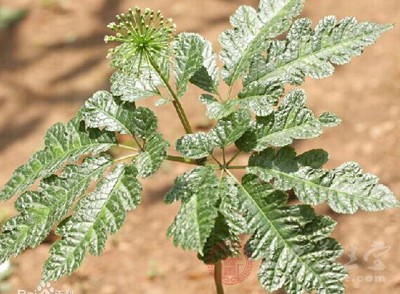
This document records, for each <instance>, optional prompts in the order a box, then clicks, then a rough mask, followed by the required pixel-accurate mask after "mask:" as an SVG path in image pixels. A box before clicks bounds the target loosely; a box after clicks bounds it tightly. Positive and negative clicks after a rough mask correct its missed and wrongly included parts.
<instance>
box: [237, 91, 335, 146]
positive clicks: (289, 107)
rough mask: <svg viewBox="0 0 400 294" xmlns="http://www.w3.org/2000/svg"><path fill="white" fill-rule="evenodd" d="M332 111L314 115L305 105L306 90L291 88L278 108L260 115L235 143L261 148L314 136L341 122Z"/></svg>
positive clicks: (282, 144)
mask: <svg viewBox="0 0 400 294" xmlns="http://www.w3.org/2000/svg"><path fill="white" fill-rule="evenodd" d="M340 122H341V121H340V119H339V118H337V117H336V115H334V114H333V113H323V114H322V115H321V116H320V117H319V118H315V116H314V114H313V113H312V111H311V110H309V109H308V108H307V107H306V95H305V93H304V91H303V90H295V91H292V92H290V93H289V94H288V95H287V96H286V97H285V99H284V100H283V101H282V103H281V104H280V105H279V107H278V109H277V110H276V111H274V112H273V113H271V114H270V115H269V116H266V117H258V118H257V121H256V123H254V124H253V125H252V127H251V128H250V130H249V131H248V132H247V134H245V135H244V136H243V137H242V138H241V139H240V140H239V142H236V145H237V146H238V147H239V148H240V149H242V150H244V151H250V150H255V151H262V150H264V149H266V148H268V146H275V147H282V146H286V145H290V144H292V143H293V140H294V139H312V138H315V137H318V136H320V135H321V134H322V132H323V129H324V128H326V127H333V126H337V125H338V124H340Z"/></svg>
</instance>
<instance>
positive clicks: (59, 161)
mask: <svg viewBox="0 0 400 294" xmlns="http://www.w3.org/2000/svg"><path fill="white" fill-rule="evenodd" d="M81 120H82V117H81V114H80V113H79V114H78V115H77V116H76V117H75V118H74V119H72V120H71V121H70V122H68V123H67V125H63V124H61V123H57V124H55V125H53V126H52V127H51V128H50V129H49V130H48V131H47V133H46V136H45V148H44V150H41V151H38V152H36V153H35V154H34V155H33V156H32V157H31V159H30V160H29V161H28V163H26V164H25V165H22V166H20V167H19V168H17V169H16V170H15V172H14V173H13V175H12V178H11V179H10V180H9V181H8V182H7V183H6V185H5V187H4V189H3V190H2V191H1V192H0V201H1V200H7V199H9V198H11V197H12V196H13V195H15V194H17V193H21V192H24V191H25V190H27V189H28V188H29V187H30V186H31V185H33V184H34V182H35V181H36V180H37V179H40V178H45V177H48V176H50V175H51V174H53V173H54V172H56V171H57V170H59V169H60V168H61V167H62V165H63V164H64V163H66V162H75V161H77V160H78V159H79V158H80V157H81V156H82V155H84V154H89V153H92V154H93V155H96V154H99V153H101V152H104V151H107V150H109V149H110V148H111V147H112V146H114V145H115V144H116V140H115V136H114V134H112V133H107V132H99V131H97V130H86V131H85V130H81Z"/></svg>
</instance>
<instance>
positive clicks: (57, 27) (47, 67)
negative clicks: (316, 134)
mask: <svg viewBox="0 0 400 294" xmlns="http://www.w3.org/2000/svg"><path fill="white" fill-rule="evenodd" d="M45 2H50V1H43V0H42V1H39V0H36V1H29V0H0V5H7V6H9V7H21V8H28V9H29V13H28V15H27V17H26V18H25V19H23V20H22V21H21V22H19V23H18V24H17V25H15V26H13V27H12V28H11V29H8V30H6V31H1V32H0V40H1V46H0V111H1V115H0V166H1V168H0V185H3V184H4V183H5V182H6V180H7V179H8V178H9V177H10V175H11V173H12V171H13V170H14V169H15V168H16V167H17V166H19V165H20V164H22V163H24V162H26V160H27V159H28V158H29V156H30V155H31V154H32V153H33V152H34V151H35V150H37V149H39V148H41V147H42V144H43V143H42V137H43V134H44V132H45V130H46V129H47V128H48V127H49V126H51V125H52V124H54V123H55V122H58V121H62V122H66V121H67V120H68V119H69V118H70V117H72V116H73V115H74V113H75V111H76V110H77V109H78V107H79V106H80V105H81V104H82V103H83V102H84V101H85V99H86V98H87V97H90V96H91V94H92V93H93V92H95V91H96V90H98V89H107V88H108V87H109V84H108V78H109V75H110V73H111V69H110V68H109V66H108V63H107V61H106V59H105V58H104V57H105V55H106V52H107V49H108V47H107V45H105V44H104V43H103V36H104V35H105V34H107V33H108V31H107V29H106V27H105V25H106V24H107V23H108V22H110V21H112V20H113V17H114V16H115V15H116V14H118V13H120V12H123V11H126V9H127V8H128V7H131V6H133V5H140V6H149V7H152V8H155V9H161V10H162V11H164V13H165V15H166V16H168V17H172V18H174V20H175V22H176V23H177V24H178V31H179V32H181V31H194V32H199V33H201V34H203V35H204V36H205V37H207V38H208V39H209V40H211V41H212V42H213V43H214V45H215V47H216V49H217V50H218V48H219V45H218V42H217V38H218V35H219V33H220V32H221V31H222V30H224V29H226V28H228V27H229V23H228V16H229V15H231V14H232V13H233V12H234V11H235V9H236V8H237V6H238V5H240V4H250V5H253V6H254V5H256V1H245V0H240V1H239V0H236V1H234V0H229V1H228V0H202V1H188V0H174V1H172V0H170V1H167V0H162V1H155V0H146V1H144V0H142V1H128V0H121V1H117V0H112V1H106V0H79V1H77V0H69V1H68V0H67V1H58V2H59V4H54V5H50V6H47V5H45V4H44V3H45ZM53 2H56V1H53ZM331 14H333V15H336V16H337V17H338V18H341V17H344V16H348V15H354V16H357V18H358V19H359V20H362V21H366V20H370V21H376V22H380V23H398V22H399V21H400V2H399V1H398V0H385V1H381V0H366V1H361V0H353V1H348V0H318V1H316V0H308V1H307V4H306V9H305V12H304V14H303V15H304V16H307V17H310V18H311V19H313V21H314V23H315V22H316V21H317V20H318V19H320V18H321V17H323V16H325V15H331ZM399 40H400V29H399V27H396V28H395V29H394V30H392V31H390V32H388V33H386V34H385V36H384V37H383V38H382V39H380V40H379V42H378V44H377V45H375V46H372V47H370V48H368V49H367V50H366V51H365V53H364V55H363V56H362V57H361V58H359V57H358V58H355V59H354V61H353V62H352V63H351V64H350V65H346V66H343V67H340V68H338V69H337V71H336V74H335V75H334V77H331V78H328V79H325V80H321V81H315V80H307V82H306V83H305V85H304V88H305V89H306V91H307V94H308V97H309V100H308V104H309V106H311V107H312V108H313V109H314V110H315V112H316V113H322V112H324V111H333V112H335V113H337V114H338V115H339V116H340V117H341V118H342V119H343V124H342V125H341V126H340V127H338V128H336V129H332V130H328V131H327V132H326V133H325V134H324V135H323V136H322V137H321V138H318V139H315V140H311V141H309V142H307V143H305V142H298V143H296V147H297V148H298V149H299V150H300V151H304V150H308V149H310V148H324V149H326V150H327V151H329V152H330V154H331V161H330V163H329V164H328V167H329V168H331V167H334V166H337V165H339V164H341V163H343V162H345V161H348V160H354V161H356V162H359V163H360V164H361V165H362V166H363V168H364V170H365V171H366V172H371V173H374V174H378V175H379V176H380V177H381V180H382V182H383V183H385V184H387V185H389V186H390V187H391V188H392V189H393V190H394V192H395V193H396V194H397V195H400V174H399V172H398V169H399V164H400V160H399V158H400V148H399V147H398V146H399V143H400V103H399V97H400V84H399V82H398V81H399V80H400V67H399V64H400V42H399ZM199 94H200V92H199V91H198V90H196V89H193V90H191V92H190V95H189V96H188V97H186V98H185V99H184V106H185V108H186V109H187V112H188V113H189V115H190V118H191V119H192V120H193V122H194V125H196V126H199V127H200V126H201V125H204V123H206V122H207V120H206V118H205V117H204V116H200V115H199V114H200V113H202V112H203V108H202V106H201V105H200V104H199V103H198V96H199ZM152 103H154V101H149V102H147V105H151V104H152ZM160 121H161V123H160V125H161V129H162V131H164V132H165V133H166V134H167V137H168V138H169V139H171V140H174V139H176V138H177V137H178V136H180V134H182V128H181V126H180V125H179V123H178V121H177V120H176V119H175V114H174V112H173V110H172V108H170V107H169V106H167V107H164V108H160ZM185 170H187V167H186V166H181V165H173V164H170V163H166V164H165V165H164V166H163V168H162V169H161V171H160V172H159V174H158V177H157V178H156V179H150V180H146V181H145V182H144V187H145V189H144V191H145V192H144V198H143V205H142V206H140V208H139V209H138V210H137V211H135V212H133V213H130V214H129V217H128V219H127V222H126V224H125V226H124V227H123V229H122V230H121V231H120V232H119V233H118V234H117V235H115V236H113V237H112V238H111V240H110V241H109V242H108V245H107V248H106V250H105V253H104V254H103V256H102V257H100V258H99V257H87V258H86V259H85V262H84V264H83V266H82V268H81V269H79V270H78V271H77V272H76V273H75V274H73V275H72V276H70V277H66V278H63V279H62V280H60V281H59V282H57V283H54V284H53V286H54V288H56V289H60V290H73V291H74V293H75V294H83V293H89V294H92V293H93V294H94V293H98V294H113V293H149V294H164V293H165V294H166V293H213V291H214V286H213V280H212V277H211V276H210V274H209V271H208V268H207V267H206V266H205V265H203V264H202V263H201V262H199V261H198V260H197V258H196V254H194V253H190V252H182V250H181V249H179V248H175V247H174V246H173V245H172V242H171V240H167V238H166V236H165V231H166V229H167V227H168V226H169V224H170V223H171V221H172V220H173V217H174V215H175V213H176V212H177V210H178V208H179V207H178V205H172V206H165V205H164V204H163V203H162V197H163V195H164V194H165V192H166V191H167V190H168V189H169V188H170V187H171V184H172V182H173V179H174V177H175V176H176V175H177V174H179V173H182V172H184V171H185ZM160 179H162V180H160ZM11 202H12V201H10V202H8V203H6V205H5V206H4V205H3V206H2V208H1V211H0V212H1V214H3V215H4V214H10V215H11V214H12V213H13V210H12V203H11ZM317 209H318V212H319V213H327V214H330V215H331V216H332V217H333V218H334V219H336V220H337V221H338V222H339V225H338V226H337V229H336V230H335V237H336V238H338V239H339V240H340V242H341V243H342V244H343V246H344V248H345V249H346V252H345V254H344V256H343V258H342V262H344V263H347V262H349V261H350V260H353V261H354V260H355V261H354V262H350V266H351V268H350V269H349V272H350V277H349V279H348V280H347V282H346V288H347V293H351V294H365V293H368V294H369V293H371V294H375V293H380V294H392V293H400V274H399V272H398V268H399V267H400V254H399V253H398V252H399V244H400V234H399V224H400V214H399V212H398V211H396V210H388V211H386V212H380V213H364V212H360V213H357V214H356V215H353V216H343V215H336V214H334V213H332V212H331V211H330V210H329V209H328V208H327V207H326V206H323V205H321V206H319V207H318V208H317ZM0 246H1V245H0ZM379 248H380V249H379ZM48 249H49V245H48V244H44V245H41V246H39V247H38V248H36V249H34V250H28V251H26V252H25V253H23V254H22V255H21V256H20V257H18V258H16V259H13V264H14V273H13V275H12V277H11V279H10V283H11V284H12V286H13V289H14V290H13V291H12V292H11V293H15V292H16V291H17V289H25V290H33V289H34V288H35V286H36V285H37V282H38V281H39V279H40V274H41V267H42V264H43V262H44V261H45V259H46V257H47V252H48ZM349 255H351V256H352V257H353V259H350V257H349ZM379 262H381V265H383V267H384V268H383V269H382V268H381V270H379V271H378V270H376V269H377V268H376V267H375V268H374V267H373V266H374V264H376V263H379ZM257 265H258V264H257V263H255V264H254V267H253V270H252V272H251V274H250V276H249V277H248V278H247V279H246V280H244V281H242V282H241V283H239V284H237V285H234V286H226V292H227V293H230V294H233V293H266V292H265V290H263V289H261V288H260V286H258V282H257V273H256V267H257ZM371 268H372V269H371ZM374 269H375V270H374Z"/></svg>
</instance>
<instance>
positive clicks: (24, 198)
mask: <svg viewBox="0 0 400 294" xmlns="http://www.w3.org/2000/svg"><path fill="white" fill-rule="evenodd" d="M111 163H112V160H111V158H110V157H108V156H101V157H98V158H91V157H89V158H87V159H86V160H85V161H84V162H83V163H82V164H81V165H68V166H66V167H65V168H64V170H63V172H62V174H61V175H60V176H55V175H52V176H50V177H48V178H45V179H44V180H42V181H41V182H40V184H39V189H38V192H33V191H28V192H25V193H24V194H22V195H21V196H20V197H19V198H18V199H17V201H16V202H15V208H16V209H17V211H18V212H20V214H19V215H17V216H15V217H13V218H12V219H10V220H8V221H7V222H6V223H5V224H4V225H3V233H2V234H1V235H0V243H1V248H0V263H2V262H4V261H5V260H7V259H8V258H9V257H10V256H12V255H13V256H16V255H18V254H19V253H21V252H22V251H23V250H25V249H26V248H27V247H30V248H34V247H36V246H38V245H39V244H40V243H41V242H42V241H43V240H44V239H45V238H46V236H47V235H48V234H49V232H50V230H51V228H52V226H53V225H54V224H55V223H58V222H60V221H61V219H62V218H63V217H64V216H65V215H66V214H67V213H68V212H69V210H70V209H71V207H72V205H73V203H74V201H75V200H76V199H79V197H81V196H82V195H83V194H84V193H85V192H86V190H87V188H88V186H89V184H90V183H91V182H92V181H96V180H97V179H98V178H99V177H100V176H101V175H102V174H103V172H104V171H105V169H106V168H107V167H109V166H110V165H111Z"/></svg>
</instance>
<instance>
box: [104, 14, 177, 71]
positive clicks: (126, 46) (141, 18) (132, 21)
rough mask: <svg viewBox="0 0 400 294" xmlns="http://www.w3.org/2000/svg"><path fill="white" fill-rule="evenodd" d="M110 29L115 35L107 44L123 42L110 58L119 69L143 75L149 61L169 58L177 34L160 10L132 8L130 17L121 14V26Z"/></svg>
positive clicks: (110, 54)
mask: <svg viewBox="0 0 400 294" xmlns="http://www.w3.org/2000/svg"><path fill="white" fill-rule="evenodd" d="M108 28H109V29H111V30H112V31H114V32H115V35H114V36H106V37H105V42H106V43H108V42H119V43H121V45H119V46H117V47H115V48H113V49H110V51H109V53H108V56H107V58H110V59H111V64H112V65H113V66H115V67H117V68H119V69H122V70H128V71H131V72H139V71H140V70H141V69H142V68H143V67H146V66H147V64H148V63H147V62H148V58H153V59H154V60H157V59H159V58H163V57H166V58H168V52H169V44H170V41H171V39H172V35H173V33H174V31H175V24H174V23H173V22H172V19H164V16H163V15H162V13H161V12H160V11H157V12H154V11H153V10H151V9H148V8H146V9H145V10H144V11H141V9H140V8H139V7H136V8H135V9H134V10H132V9H129V12H128V14H120V15H117V23H115V22H113V23H110V24H109V25H108Z"/></svg>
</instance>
